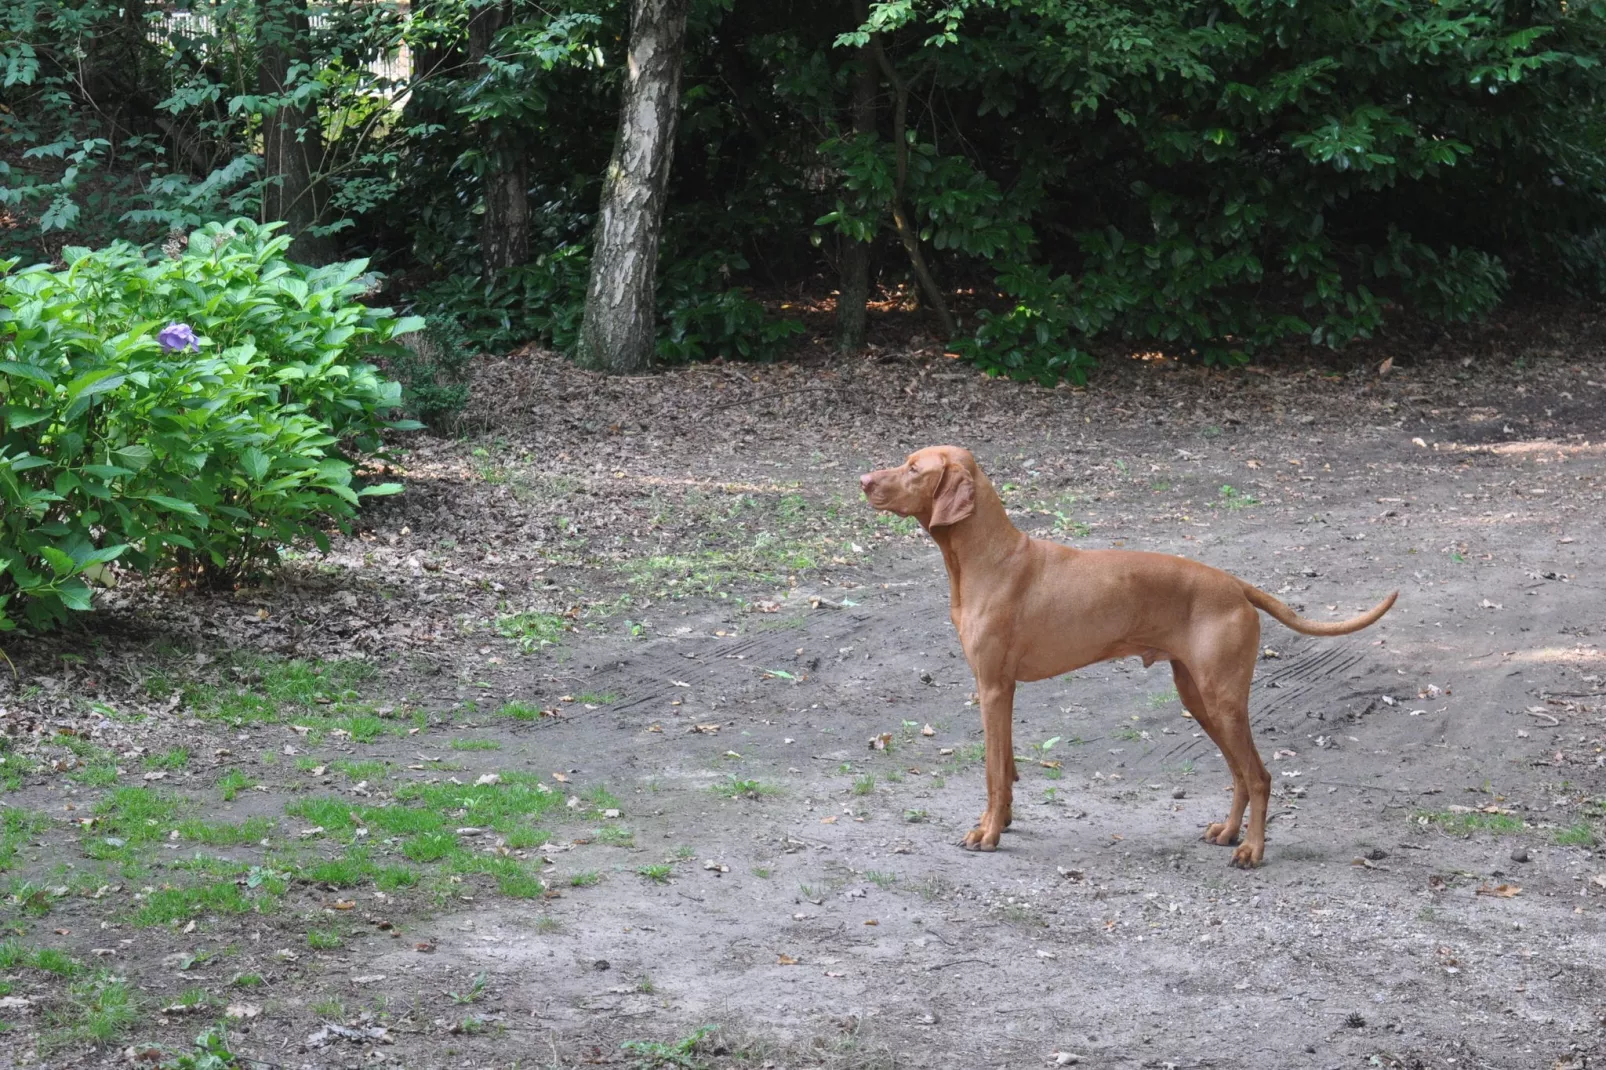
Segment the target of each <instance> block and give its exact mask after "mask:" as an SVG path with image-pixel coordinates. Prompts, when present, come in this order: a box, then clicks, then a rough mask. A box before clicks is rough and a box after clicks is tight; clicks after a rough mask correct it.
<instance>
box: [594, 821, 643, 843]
mask: <svg viewBox="0 0 1606 1070" xmlns="http://www.w3.org/2000/svg"><path fill="white" fill-rule="evenodd" d="M597 842H598V843H600V844H602V845H603V846H605V847H634V846H635V845H636V834H635V833H634V832H631V831H630V830H629V829H627V828H624V827H623V826H621V825H604V826H603V827H602V828H601V829H600V830H598V832H597Z"/></svg>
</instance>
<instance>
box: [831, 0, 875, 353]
mask: <svg viewBox="0 0 1606 1070" xmlns="http://www.w3.org/2000/svg"><path fill="white" fill-rule="evenodd" d="M866 18H867V15H866V13H865V3H864V0H859V22H860V23H863V22H864V21H865V19H866ZM858 67H859V69H858V71H857V72H856V75H855V77H854V79H853V133H854V135H855V136H857V137H868V136H869V135H872V134H874V133H875V127H876V101H875V97H876V73H875V70H876V60H875V51H874V50H873V49H872V48H871V47H870V46H869V45H865V46H864V47H862V48H860V49H859V58H858ZM841 242H842V246H841V248H842V282H841V286H840V288H839V289H838V291H837V299H836V348H837V352H839V353H853V352H857V351H858V350H860V349H863V348H864V338H865V332H866V329H867V326H868V323H867V321H868V316H869V310H868V308H867V307H866V306H867V305H868V303H869V300H870V243H869V242H862V241H856V240H854V239H853V238H849V237H845V236H844V237H843V238H842V239H841Z"/></svg>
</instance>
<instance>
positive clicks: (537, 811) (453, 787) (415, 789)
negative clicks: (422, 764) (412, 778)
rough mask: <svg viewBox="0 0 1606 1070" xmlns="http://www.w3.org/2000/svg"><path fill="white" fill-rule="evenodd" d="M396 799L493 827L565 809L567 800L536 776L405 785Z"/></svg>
mask: <svg viewBox="0 0 1606 1070" xmlns="http://www.w3.org/2000/svg"><path fill="white" fill-rule="evenodd" d="M396 799H397V800H398V801H399V802H404V803H409V804H411V803H416V804H418V805H420V806H422V807H424V808H425V809H429V810H435V811H439V812H450V813H461V814H463V815H464V816H465V817H466V818H468V819H470V822H471V823H472V824H476V825H489V824H493V823H495V822H497V821H500V820H503V819H511V818H526V817H538V816H540V815H541V814H544V813H546V812H547V811H548V810H553V809H561V808H562V806H563V803H564V797H563V794H562V793H561V792H557V791H553V790H552V789H551V788H549V787H547V786H546V784H545V783H543V782H542V780H541V778H540V777H539V776H537V775H535V774H534V773H513V772H508V773H502V774H501V781H500V782H499V783H496V784H405V785H403V786H402V787H400V788H398V789H397V791H396Z"/></svg>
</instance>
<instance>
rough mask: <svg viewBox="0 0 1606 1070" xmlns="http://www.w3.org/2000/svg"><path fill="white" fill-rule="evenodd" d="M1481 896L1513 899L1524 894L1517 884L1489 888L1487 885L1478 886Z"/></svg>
mask: <svg viewBox="0 0 1606 1070" xmlns="http://www.w3.org/2000/svg"><path fill="white" fill-rule="evenodd" d="M1478 894H1479V895H1492V896H1495V897H1496V898H1499V899H1511V898H1513V897H1515V896H1519V895H1521V894H1522V889H1521V888H1519V887H1518V886H1517V885H1515V884H1497V885H1495V886H1494V887H1492V888H1491V887H1489V885H1487V884H1481V885H1479V886H1478Z"/></svg>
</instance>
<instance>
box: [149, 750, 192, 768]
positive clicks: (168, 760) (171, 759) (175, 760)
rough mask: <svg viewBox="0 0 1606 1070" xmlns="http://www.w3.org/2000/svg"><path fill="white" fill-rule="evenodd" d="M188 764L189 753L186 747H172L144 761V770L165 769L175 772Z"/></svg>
mask: <svg viewBox="0 0 1606 1070" xmlns="http://www.w3.org/2000/svg"><path fill="white" fill-rule="evenodd" d="M189 764H190V751H189V748H188V747H174V748H172V749H171V750H168V751H165V752H163V753H161V754H153V755H151V756H150V757H148V758H146V759H145V768H146V769H165V770H167V771H169V772H175V771H177V770H180V769H183V768H184V767H185V766H187V765H189Z"/></svg>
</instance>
